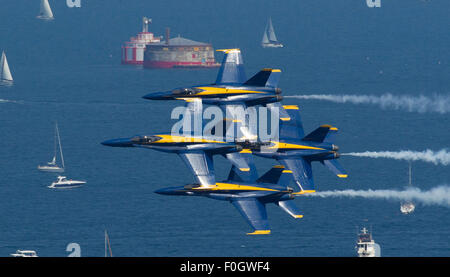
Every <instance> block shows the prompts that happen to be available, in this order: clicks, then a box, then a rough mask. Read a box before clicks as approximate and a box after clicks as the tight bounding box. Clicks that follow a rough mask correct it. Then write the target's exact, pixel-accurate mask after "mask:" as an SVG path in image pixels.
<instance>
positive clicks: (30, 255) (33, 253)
mask: <svg viewBox="0 0 450 277" xmlns="http://www.w3.org/2000/svg"><path fill="white" fill-rule="evenodd" d="M11 256H12V257H24V258H34V257H38V255H37V254H36V251H34V250H17V251H16V253H14V254H11Z"/></svg>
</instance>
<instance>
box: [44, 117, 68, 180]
mask: <svg viewBox="0 0 450 277" xmlns="http://www.w3.org/2000/svg"><path fill="white" fill-rule="evenodd" d="M58 146H59V154H60V157H61V165H62V167H59V166H58V165H57V164H56V155H57V152H58V150H57V148H58ZM38 169H39V170H40V171H45V172H57V173H60V172H64V156H63V152H62V147H61V138H60V136H59V130H58V123H56V124H55V152H54V155H53V159H52V161H51V162H48V163H47V164H46V165H39V166H38Z"/></svg>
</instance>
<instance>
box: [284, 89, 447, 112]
mask: <svg viewBox="0 0 450 277" xmlns="http://www.w3.org/2000/svg"><path fill="white" fill-rule="evenodd" d="M285 98H297V99H311V100H325V101H331V102H335V103H353V104H372V105H378V106H380V107H381V108H382V109H394V110H405V111H408V112H419V113H426V112H436V113H440V114H445V113H448V112H450V95H434V96H432V97H428V96H423V95H420V96H407V95H399V96H396V95H392V94H390V93H386V94H383V95H381V96H376V95H352V94H344V95H333V94H311V95H293V96H285Z"/></svg>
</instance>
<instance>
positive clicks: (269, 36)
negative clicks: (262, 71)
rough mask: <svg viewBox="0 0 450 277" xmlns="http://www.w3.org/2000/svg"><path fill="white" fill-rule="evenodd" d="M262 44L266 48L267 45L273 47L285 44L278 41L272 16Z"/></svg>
mask: <svg viewBox="0 0 450 277" xmlns="http://www.w3.org/2000/svg"><path fill="white" fill-rule="evenodd" d="M261 45H262V47H264V48H266V47H272V48H279V47H283V44H281V43H280V42H278V40H277V36H276V35H275V30H274V29H273V24H272V18H269V22H268V23H267V25H266V29H265V30H264V34H263V38H262V41H261Z"/></svg>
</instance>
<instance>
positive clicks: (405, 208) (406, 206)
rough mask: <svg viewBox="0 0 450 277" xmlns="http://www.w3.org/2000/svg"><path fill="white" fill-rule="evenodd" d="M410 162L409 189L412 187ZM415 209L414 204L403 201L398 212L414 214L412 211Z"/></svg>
mask: <svg viewBox="0 0 450 277" xmlns="http://www.w3.org/2000/svg"><path fill="white" fill-rule="evenodd" d="M411 176H412V174H411V162H410V163H409V188H411V187H412V182H411ZM415 209H416V206H415V205H414V203H413V202H412V201H405V202H402V203H401V204H400V211H401V212H402V214H410V213H412V212H414V210H415Z"/></svg>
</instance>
